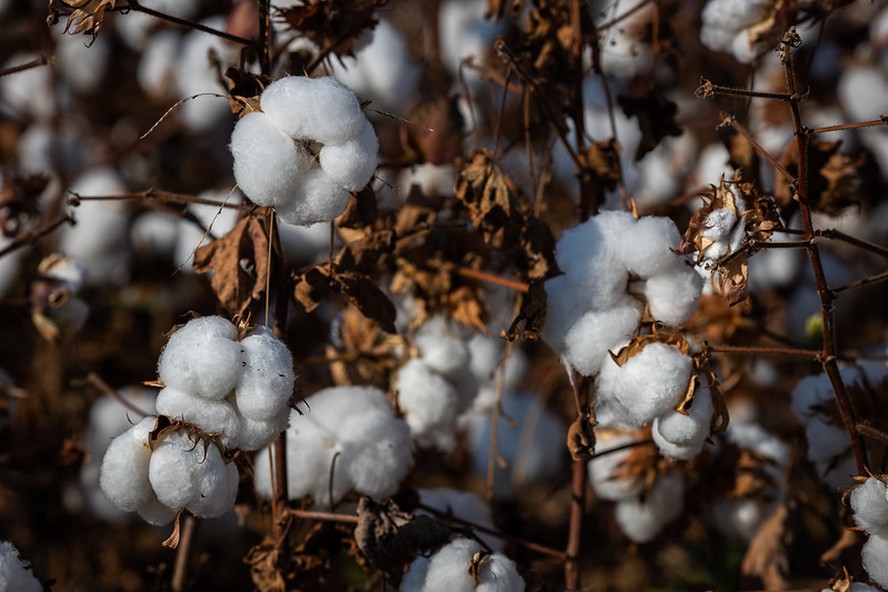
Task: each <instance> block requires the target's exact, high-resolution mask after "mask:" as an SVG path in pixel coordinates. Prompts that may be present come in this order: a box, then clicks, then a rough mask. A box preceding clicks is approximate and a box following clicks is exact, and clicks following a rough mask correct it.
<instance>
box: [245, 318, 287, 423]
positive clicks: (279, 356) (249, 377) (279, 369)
mask: <svg viewBox="0 0 888 592" xmlns="http://www.w3.org/2000/svg"><path fill="white" fill-rule="evenodd" d="M240 347H241V350H242V351H243V361H244V367H243V369H242V371H241V375H240V380H239V381H238V383H237V407H238V409H239V410H240V412H241V414H243V415H244V416H245V417H249V418H250V419H255V420H259V421H266V420H270V419H272V418H273V417H275V416H277V415H279V414H280V411H281V409H283V408H285V407H286V406H287V402H288V401H289V399H290V395H292V394H293V380H295V375H294V373H293V356H292V355H291V354H290V350H289V349H287V346H286V345H284V343H283V342H282V341H280V340H279V339H278V338H277V337H275V336H274V333H272V332H271V330H269V329H268V328H266V327H260V328H259V329H257V330H256V331H255V332H254V333H253V334H252V335H250V336H248V337H245V338H244V339H243V340H242V341H241V342H240Z"/></svg>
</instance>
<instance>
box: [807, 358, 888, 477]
mask: <svg viewBox="0 0 888 592" xmlns="http://www.w3.org/2000/svg"><path fill="white" fill-rule="evenodd" d="M839 373H840V376H841V379H842V382H843V383H844V384H845V386H846V387H854V388H856V389H863V390H869V389H874V391H873V392H872V393H870V397H872V398H875V397H877V395H876V393H875V390H877V389H879V387H880V386H881V385H883V384H884V383H885V382H886V380H888V369H886V367H885V364H884V363H880V362H875V361H862V362H860V363H858V364H856V365H853V366H850V365H849V366H845V367H843V368H841V369H840V370H839ZM861 403H863V402H862V401H861ZM791 408H792V412H793V414H794V415H795V416H796V418H797V419H798V420H799V422H801V424H802V425H803V426H804V428H805V436H806V439H807V441H808V460H810V461H811V462H812V463H814V466H815V468H816V469H817V473H818V474H819V475H820V477H821V478H822V479H823V480H824V481H825V482H826V483H827V484H829V485H830V486H831V487H833V488H835V489H837V490H839V489H844V488H846V487H848V486H850V485H851V484H852V482H853V478H852V475H854V474H855V473H856V472H857V464H856V462H855V459H854V455H853V454H852V453H851V438H850V437H849V436H848V432H847V431H846V430H845V427H844V425H843V423H842V419H841V416H840V415H839V410H838V406H837V404H836V402H835V395H834V394H833V389H832V385H831V384H830V381H829V377H828V376H827V375H826V373H819V374H812V375H810V376H805V377H804V378H802V379H801V380H799V381H798V382H797V383H796V386H795V388H794V389H793V391H792V406H791Z"/></svg>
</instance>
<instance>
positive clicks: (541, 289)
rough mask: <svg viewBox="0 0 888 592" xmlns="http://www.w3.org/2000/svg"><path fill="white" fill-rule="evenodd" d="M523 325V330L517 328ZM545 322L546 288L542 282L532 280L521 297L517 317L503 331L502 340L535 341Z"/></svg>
mask: <svg viewBox="0 0 888 592" xmlns="http://www.w3.org/2000/svg"><path fill="white" fill-rule="evenodd" d="M522 322H523V323H524V328H523V329H521V328H519V326H520V325H521V323H522ZM545 322H546V287H545V282H544V281H543V280H534V281H532V282H530V283H529V284H528V289H527V292H526V293H525V294H522V295H521V305H520V308H519V311H518V316H516V317H515V319H514V320H513V321H512V323H511V324H510V325H509V328H508V329H507V330H505V331H503V334H502V338H503V339H508V340H509V341H518V340H519V339H525V340H527V341H536V340H537V339H539V338H540V331H542V330H543V325H544V324H545Z"/></svg>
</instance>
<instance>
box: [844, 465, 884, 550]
mask: <svg viewBox="0 0 888 592" xmlns="http://www.w3.org/2000/svg"><path fill="white" fill-rule="evenodd" d="M886 496H888V487H886V485H885V482H884V481H882V480H880V479H876V478H875V477H870V478H869V479H867V480H866V481H864V482H863V483H861V484H860V485H859V486H857V487H855V488H854V490H853V491H852V492H851V496H850V498H849V501H850V504H851V510H852V511H853V512H854V523H855V524H856V525H857V526H859V527H860V528H862V529H863V530H865V531H866V532H867V533H868V534H878V535H882V536H884V535H885V534H886V533H888V499H886Z"/></svg>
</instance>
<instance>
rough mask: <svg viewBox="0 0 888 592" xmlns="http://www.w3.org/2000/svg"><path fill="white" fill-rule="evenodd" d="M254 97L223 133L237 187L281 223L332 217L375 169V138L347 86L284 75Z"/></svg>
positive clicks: (310, 221)
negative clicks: (252, 108)
mask: <svg viewBox="0 0 888 592" xmlns="http://www.w3.org/2000/svg"><path fill="white" fill-rule="evenodd" d="M259 105H260V107H261V109H262V111H261V112H253V113H249V114H247V115H246V116H244V117H243V118H241V119H240V121H238V122H237V125H236V126H235V128H234V131H233V132H232V134H231V153H232V155H233V156H234V177H235V179H236V180H237V183H238V185H239V186H240V188H241V190H242V191H243V192H244V194H245V195H246V196H247V197H249V198H250V199H251V200H253V201H254V202H256V203H257V204H259V205H262V206H269V207H274V209H275V211H276V212H277V214H278V216H279V217H280V219H281V220H283V221H284V222H287V223H289V224H296V225H303V226H304V225H309V224H314V223H316V222H329V221H331V220H333V219H334V218H335V217H336V216H338V215H339V214H341V213H342V211H343V210H344V209H345V206H346V205H347V204H348V199H349V195H350V192H357V191H359V190H361V189H362V188H363V187H364V186H365V185H367V183H368V182H369V181H370V179H371V177H372V176H373V172H374V170H375V169H376V159H377V150H378V148H379V142H378V140H377V138H376V132H375V130H374V129H373V126H372V125H371V124H370V121H369V120H368V119H367V117H366V116H365V115H364V112H363V111H362V110H361V106H360V104H359V103H358V100H357V98H356V97H355V95H354V93H352V91H350V90H349V89H348V88H347V87H345V86H343V85H342V84H340V83H339V82H336V81H335V80H334V79H332V78H329V77H325V78H309V77H307V76H289V77H286V78H281V79H280V80H277V81H275V82H273V83H271V84H270V85H268V87H267V88H266V89H265V90H264V91H263V92H262V95H261V96H260V98H259Z"/></svg>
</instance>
